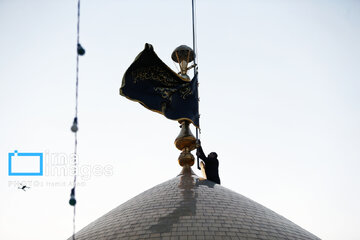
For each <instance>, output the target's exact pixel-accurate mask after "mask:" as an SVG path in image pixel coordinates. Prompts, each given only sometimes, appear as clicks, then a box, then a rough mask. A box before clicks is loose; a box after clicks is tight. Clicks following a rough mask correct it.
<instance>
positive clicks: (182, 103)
mask: <svg viewBox="0 0 360 240" xmlns="http://www.w3.org/2000/svg"><path fill="white" fill-rule="evenodd" d="M197 84H198V81H197V76H194V78H193V79H192V80H191V81H190V82H189V81H186V79H183V78H181V77H180V76H179V75H177V74H176V73H175V72H174V71H172V70H171V69H170V68H169V67H168V66H167V65H166V64H165V63H164V62H163V61H161V59H160V58H159V57H158V56H157V55H156V53H155V52H154V49H153V47H152V46H151V45H150V44H145V49H144V50H143V51H142V52H141V53H140V54H139V55H138V56H137V57H136V58H135V61H134V62H133V63H132V64H131V66H130V67H129V68H128V69H127V70H126V72H125V74H124V77H123V80H122V86H121V88H120V95H122V96H124V97H127V98H128V99H130V100H133V101H136V102H139V103H141V104H142V105H143V106H144V107H146V108H148V109H150V110H152V111H155V112H158V113H161V114H163V115H164V116H165V117H167V118H169V119H172V120H183V119H185V120H189V121H191V122H192V123H193V124H194V125H195V126H196V127H199V109H198V91H197Z"/></svg>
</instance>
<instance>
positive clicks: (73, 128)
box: [69, 0, 85, 240]
mask: <svg viewBox="0 0 360 240" xmlns="http://www.w3.org/2000/svg"><path fill="white" fill-rule="evenodd" d="M76 30H77V31H76V32H77V35H76V53H77V54H76V84H75V117H74V121H73V124H72V126H71V131H72V132H73V133H74V137H75V142H74V154H73V161H74V172H73V174H74V182H73V188H72V189H71V193H70V200H69V204H70V205H71V206H73V207H74V214H73V236H72V238H73V240H75V230H76V227H75V226H76V225H75V216H76V198H75V192H76V191H75V190H76V175H77V131H78V130H79V128H78V103H79V101H78V99H79V56H83V55H84V54H85V49H84V48H83V47H82V46H81V44H80V0H78V4H77V27H76Z"/></svg>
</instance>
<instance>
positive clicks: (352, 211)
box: [0, 0, 360, 240]
mask: <svg viewBox="0 0 360 240" xmlns="http://www.w3.org/2000/svg"><path fill="white" fill-rule="evenodd" d="M81 13H82V16H81V43H82V45H83V46H84V47H85V48H86V50H87V53H86V55H85V56H84V57H82V58H81V62H80V90H79V91H80V92H79V128H80V130H79V134H78V135H79V148H78V151H79V154H80V170H81V173H82V176H80V181H79V183H80V184H81V185H80V186H79V187H78V192H77V200H78V205H77V229H78V230H80V229H81V228H82V227H84V226H86V225H87V224H88V223H90V222H91V221H93V220H95V219H96V218H98V217H100V216H101V215H103V214H105V213H107V212H108V211H109V210H111V209H113V208H114V207H116V206H118V205H120V204H121V203H123V202H125V201H126V200H128V199H130V198H132V197H133V196H135V195H137V194H139V193H141V192H142V191H144V190H146V189H148V188H150V187H152V186H155V185H157V184H159V183H162V182H164V181H166V180H168V179H170V178H173V177H175V176H176V175H177V174H178V173H179V172H180V170H181V169H180V166H179V165H178V163H177V157H178V155H179V151H178V150H177V149H176V148H175V146H174V144H173V141H174V139H175V138H176V136H177V134H178V132H179V127H178V124H177V122H175V121H171V120H168V119H166V118H165V117H163V116H161V115H160V114H156V113H153V112H151V111H148V110H147V109H145V108H143V107H142V106H140V105H139V104H137V103H135V102H131V101H129V100H127V99H125V98H123V97H121V96H119V93H118V92H119V87H120V85H121V79H122V75H123V74H124V72H125V70H126V69H127V67H128V66H129V65H130V64H131V63H132V61H133V59H134V58H135V56H136V55H137V54H138V53H139V52H140V51H142V49H143V47H144V44H145V43H146V42H148V43H151V44H153V46H154V48H155V51H156V52H157V53H158V55H159V57H160V58H161V59H162V60H163V61H164V62H166V63H167V64H168V65H169V66H170V67H171V68H173V69H174V70H175V66H174V64H173V63H172V61H171V58H170V55H171V53H172V51H173V49H175V48H176V47H177V46H178V45H181V44H187V45H189V46H191V45H192V35H191V33H192V30H191V1H190V0H188V1H165V0H163V1H140V0H133V1H130V0H128V1H125V0H124V1H115V0H106V1H95V0H87V1H85V0H83V1H82V12H81ZM197 15H198V22H197V24H198V52H199V54H198V56H199V80H200V98H201V103H200V112H201V126H202V135H201V139H202V143H203V146H204V150H205V151H206V152H209V151H216V152H217V153H218V155H219V160H220V177H221V182H222V185H223V186H225V187H227V188H229V189H232V190H234V191H236V192H238V193H240V194H243V195H245V196H247V197H249V198H251V199H253V200H255V201H257V202H259V203H260V204H263V205H265V206H266V207H268V208H270V209H272V210H274V211H275V212H277V213H279V214H281V215H283V216H284V217H286V218H288V219H290V220H291V221H293V222H295V223H296V224H298V225H300V226H301V227H303V228H305V229H306V230H308V231H310V232H312V233H313V234H315V235H317V236H318V237H320V238H322V239H330V240H337V239H349V240H355V239H360V229H359V226H360V205H359V202H360V174H359V170H360V147H359V146H360V124H359V123H360V104H359V103H360V95H359V92H360V82H359V75H360V70H359V69H360V45H359V42H360V1H350V0H349V1H343V0H338V1H329V0H312V1H310V0H304V1H285V0H277V1H276V0H273V1H265V0H263V1H260V0H257V1H210V0H208V1H205V0H198V3H197ZM75 43H76V1H75V0H73V1H55V0H32V1H25V0H11V1H10V0H0V113H1V118H0V133H1V135H0V136H1V138H0V156H1V157H0V169H1V171H0V195H1V198H0V238H1V239H37V240H41V239H44V240H45V239H54V240H58V239H59V240H60V239H66V238H67V237H69V236H70V235H71V233H72V208H71V207H70V206H69V205H68V200H69V194H70V189H71V186H69V183H71V180H72V177H71V176H70V174H67V173H66V171H67V170H68V169H69V168H70V166H71V162H70V159H69V156H70V154H71V153H72V151H73V134H72V133H71V132H70V129H69V128H70V126H71V123H72V119H73V115H74V95H75V59H76V58H75V57H76V55H75V54H76V53H75ZM14 150H18V151H19V152H44V154H45V155H44V156H45V176H42V177H30V176H29V177H14V176H8V173H7V168H8V166H7V165H8V159H7V155H8V153H9V152H13V151H14ZM62 160H64V161H65V163H66V162H67V164H65V165H61V164H59V161H60V163H61V161H62ZM194 170H195V169H194ZM195 172H196V173H197V174H198V175H200V174H201V173H200V172H199V171H197V170H195ZM17 182H23V183H26V184H28V185H29V186H31V188H30V189H28V190H27V192H24V191H21V190H19V189H17V186H18V185H16V183H17Z"/></svg>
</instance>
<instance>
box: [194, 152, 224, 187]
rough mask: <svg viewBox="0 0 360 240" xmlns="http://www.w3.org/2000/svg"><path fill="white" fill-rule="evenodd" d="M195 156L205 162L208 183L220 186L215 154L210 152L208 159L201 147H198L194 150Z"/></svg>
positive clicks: (217, 162)
mask: <svg viewBox="0 0 360 240" xmlns="http://www.w3.org/2000/svg"><path fill="white" fill-rule="evenodd" d="M196 156H198V157H199V158H200V159H201V160H203V161H204V162H205V173H206V178H207V179H208V180H210V181H213V182H215V183H217V184H220V177H219V161H218V159H217V154H216V153H215V152H212V153H210V154H209V155H208V157H206V156H205V154H204V151H203V149H202V147H201V145H199V147H198V148H197V150H196Z"/></svg>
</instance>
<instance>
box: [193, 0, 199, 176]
mask: <svg viewBox="0 0 360 240" xmlns="http://www.w3.org/2000/svg"><path fill="white" fill-rule="evenodd" d="M191 6H192V32H193V50H194V53H195V57H194V66H195V67H194V76H196V75H197V80H198V84H197V88H198V89H197V90H198V94H199V75H198V64H197V62H198V61H197V58H198V53H197V37H196V1H195V0H192V4H191ZM199 102H200V98H199V99H198V109H199ZM199 112H200V111H199ZM198 118H199V126H200V114H199V116H198ZM200 134H201V131H199V128H196V140H199V139H200ZM196 158H197V168H198V169H199V170H200V169H201V168H200V162H199V157H196Z"/></svg>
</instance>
